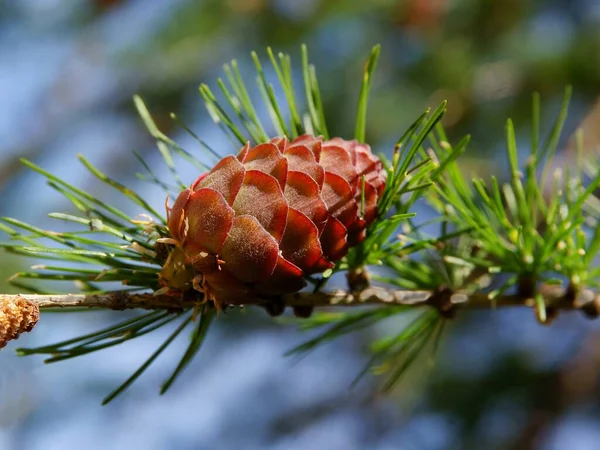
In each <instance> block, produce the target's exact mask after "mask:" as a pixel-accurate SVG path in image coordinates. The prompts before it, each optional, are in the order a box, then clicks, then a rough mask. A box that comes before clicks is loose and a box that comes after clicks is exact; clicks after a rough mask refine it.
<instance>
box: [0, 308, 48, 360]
mask: <svg viewBox="0 0 600 450" xmlns="http://www.w3.org/2000/svg"><path fill="white" fill-rule="evenodd" d="M39 315H40V310H39V308H38V306H37V305H36V304H35V303H33V302H31V301H29V300H27V299H25V298H23V297H16V298H14V297H8V296H5V297H2V296H0V348H2V347H4V346H5V345H6V344H7V343H8V341H10V340H12V339H18V338H19V335H20V334H21V333H25V332H29V331H31V330H32V329H33V327H34V326H35V325H36V324H37V322H38V319H39Z"/></svg>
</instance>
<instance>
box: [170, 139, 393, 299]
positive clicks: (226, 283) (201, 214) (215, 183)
mask: <svg viewBox="0 0 600 450" xmlns="http://www.w3.org/2000/svg"><path fill="white" fill-rule="evenodd" d="M385 175H386V173H385V171H384V170H383V166H382V163H381V161H380V160H379V159H378V158H377V157H376V156H375V155H373V153H372V152H371V149H370V147H369V146H368V145H366V144H360V143H358V142H357V141H346V140H343V139H340V138H334V139H331V140H327V141H324V140H323V139H322V138H321V137H314V136H311V135H303V136H300V137H298V138H296V139H294V140H293V141H291V142H290V141H288V139H287V138H285V137H278V138H274V139H272V140H271V141H270V142H268V143H265V144H260V145H257V146H255V147H250V145H249V144H246V145H245V146H244V147H243V148H242V149H241V150H240V152H239V154H238V155H237V156H233V155H230V156H226V157H225V158H223V159H222V160H221V161H219V162H218V163H217V164H216V165H215V167H214V168H213V169H212V170H211V171H210V172H208V173H205V174H203V175H201V176H200V177H199V178H198V179H197V180H196V181H195V182H194V183H193V184H192V185H191V186H190V188H189V189H186V190H185V191H183V192H181V194H180V195H179V197H178V198H177V199H176V201H175V203H174V204H173V206H172V208H169V207H167V219H168V228H169V231H170V233H171V236H172V238H171V239H168V242H169V243H170V244H175V246H174V247H173V248H172V250H171V252H170V254H169V257H168V259H167V261H166V263H165V265H164V267H163V269H162V272H161V282H162V284H163V285H164V286H165V288H167V289H170V290H175V291H177V290H179V291H184V290H186V289H189V288H190V287H193V288H195V289H196V290H198V291H201V292H203V293H204V298H205V299H206V300H211V301H213V302H214V303H215V304H216V305H217V307H220V306H222V305H226V304H234V305H239V304H249V303H264V302H265V301H266V300H268V299H269V297H273V296H277V295H280V294H286V293H292V292H296V291H298V290H300V289H302V287H304V285H305V282H304V279H303V277H304V276H305V275H310V274H314V273H319V272H323V271H324V270H326V269H328V268H331V267H333V265H334V262H335V261H337V260H339V259H340V258H342V257H343V256H344V255H346V253H347V252H348V248H349V247H350V246H353V245H356V244H358V243H359V242H361V241H362V240H363V239H364V237H365V230H366V227H367V226H368V225H369V224H371V223H372V222H373V221H374V220H375V218H376V216H377V201H378V199H379V198H380V196H381V195H382V193H383V189H384V187H385V180H386V177H385Z"/></svg>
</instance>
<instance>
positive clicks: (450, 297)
mask: <svg viewBox="0 0 600 450" xmlns="http://www.w3.org/2000/svg"><path fill="white" fill-rule="evenodd" d="M539 293H540V294H541V295H542V297H543V298H544V301H545V305H546V312H547V317H548V319H552V318H554V317H555V316H556V315H557V314H558V312H559V311H562V310H580V311H581V312H583V313H584V314H585V315H586V316H588V317H590V318H596V317H598V316H599V315H600V293H596V292H594V291H591V290H589V289H582V290H579V291H577V292H576V291H574V290H573V289H571V288H564V287H562V286H556V285H542V286H541V288H540V290H539ZM280 300H281V301H280V304H281V309H279V312H282V311H283V309H284V306H289V307H292V308H294V312H296V313H298V312H299V311H306V310H307V309H308V311H311V310H312V308H322V307H335V306H344V307H348V306H361V305H388V306H389V305H405V306H415V307H417V306H433V307H435V308H437V309H438V310H439V311H440V313H442V314H443V315H444V316H451V315H452V314H453V313H454V312H455V311H456V310H457V309H462V308H496V307H508V306H513V307H515V306H524V307H533V306H534V305H535V301H534V300H533V298H531V297H529V296H526V295H519V294H515V295H503V296H499V297H497V298H496V299H495V300H493V301H492V300H490V299H489V298H488V296H487V295H486V294H485V293H465V292H452V291H450V290H447V289H446V290H439V291H401V290H394V289H389V288H383V287H367V288H365V289H362V290H360V291H358V292H354V293H350V292H347V291H341V290H340V291H334V292H319V293H308V292H297V293H295V294H288V295H284V296H282V297H281V299H280ZM196 305H197V299H194V298H190V299H186V298H181V297H176V296H171V295H153V294H151V293H146V294H130V293H127V292H121V291H115V292H112V293H109V294H104V295H85V294H63V295H58V294H57V295H35V294H16V295H3V294H0V348H2V347H3V346H4V345H6V343H7V342H8V341H9V340H12V339H17V338H18V337H19V335H20V334H21V333H23V332H28V331H31V329H32V328H33V326H35V324H36V323H37V314H38V311H39V310H40V309H44V308H82V307H83V308H102V309H113V310H124V309H134V308H139V309H164V310H173V311H179V310H181V309H186V308H193V307H194V306H196ZM298 315H300V313H299V314H298ZM33 319H35V320H33Z"/></svg>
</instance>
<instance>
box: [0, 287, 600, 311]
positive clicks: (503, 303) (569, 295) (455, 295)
mask: <svg viewBox="0 0 600 450" xmlns="http://www.w3.org/2000/svg"><path fill="white" fill-rule="evenodd" d="M540 293H541V295H542V296H543V298H544V300H545V303H546V305H547V307H548V309H551V310H572V309H579V310H582V311H584V312H585V313H586V314H588V315H592V316H596V315H598V314H600V293H596V292H594V291H592V290H590V289H581V290H580V291H579V292H576V293H574V292H572V291H571V290H570V289H569V288H565V287H563V286H559V285H553V284H544V285H542V286H541V287H540ZM23 299H24V300H27V301H28V302H32V303H34V304H36V305H37V306H38V307H39V308H40V309H44V308H86V307H87V308H102V309H112V310H124V309H136V308H139V309H147V310H174V311H179V310H181V309H186V308H192V307H194V306H195V305H197V300H195V299H182V298H181V297H177V296H170V295H153V294H151V293H136V294H131V293H128V292H123V291H115V292H111V293H107V294H102V295H86V294H54V295H36V294H16V295H6V294H0V303H3V302H11V301H13V302H16V301H21V300H23ZM282 300H283V302H284V303H285V305H287V306H290V307H298V306H310V307H316V308H319V307H333V306H361V305H388V306H391V305H404V306H426V305H429V306H435V307H437V308H438V309H440V310H441V311H447V310H450V309H452V308H454V307H460V308H474V309H483V308H496V307H508V306H513V307H516V306H525V307H531V306H533V305H534V303H535V302H534V300H533V299H532V298H529V297H527V296H524V295H520V294H512V295H501V296H498V297H496V298H495V299H494V300H493V301H492V300H490V298H489V297H488V295H487V294H485V293H466V292H460V291H458V292H451V291H449V290H440V291H426V290H414V291H412V290H395V289H390V288H383V287H367V288H366V289H363V290H361V291H359V292H355V293H349V292H347V291H344V290H337V291H332V292H317V293H311V292H297V293H294V294H287V295H284V296H282Z"/></svg>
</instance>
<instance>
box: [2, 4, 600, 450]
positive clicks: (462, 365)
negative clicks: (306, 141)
mask: <svg viewBox="0 0 600 450" xmlns="http://www.w3.org/2000/svg"><path fill="white" fill-rule="evenodd" d="M301 43H306V44H307V45H308V47H309V51H310V54H311V59H312V61H313V62H314V63H315V64H316V66H317V71H318V75H319V80H320V87H321V91H322V94H323V97H324V102H325V108H326V111H327V114H328V124H329V127H330V130H332V131H333V134H337V135H342V136H346V137H350V136H351V134H352V130H353V123H354V122H353V120H354V108H355V105H356V101H357V96H358V87H359V83H360V80H361V70H362V65H363V64H364V61H365V58H366V57H367V55H368V52H369V50H370V48H371V47H372V45H374V44H376V43H381V44H382V54H381V58H380V64H379V67H378V69H377V72H376V77H375V80H374V84H373V89H372V98H371V103H370V108H369V120H368V128H367V136H368V140H369V142H370V143H371V144H372V146H373V147H374V148H375V150H377V151H384V152H389V150H390V149H391V148H392V146H393V143H394V142H395V139H397V138H398V137H399V136H400V135H401V134H402V132H403V131H404V130H405V128H406V127H407V126H408V125H410V124H411V123H412V121H413V120H414V119H415V118H416V117H417V116H418V114H420V113H421V112H422V111H423V110H424V108H425V107H427V106H431V105H433V106H435V105H436V104H437V103H439V101H440V100H442V99H447V100H448V101H449V107H448V113H447V114H446V116H445V118H444V123H445V125H446V127H447V129H448V132H449V135H450V137H451V138H452V139H454V140H456V139H458V138H460V137H461V136H462V135H464V134H465V133H467V132H468V133H471V134H472V136H473V140H472V144H471V145H470V150H469V152H468V154H467V155H466V157H465V158H464V164H465V165H467V166H468V169H469V170H473V171H477V172H479V173H481V174H485V173H488V172H489V171H490V170H491V168H493V170H494V171H495V172H496V173H498V174H499V175H501V170H502V167H504V162H503V159H502V158H503V153H502V151H501V150H502V149H503V134H504V121H505V119H506V118H507V117H509V116H510V117H513V118H514V120H515V121H516V123H517V125H518V130H519V135H520V136H521V137H522V142H523V144H524V150H526V144H527V140H526V136H527V135H526V130H527V127H528V124H529V116H530V99H531V93H532V92H533V91H534V90H537V91H539V92H540V93H541V94H542V99H543V117H544V124H545V129H548V128H549V126H550V120H551V118H552V117H553V115H555V114H556V113H557V110H558V103H559V101H560V99H561V96H562V93H563V90H564V87H565V85H567V84H572V85H573V86H574V100H573V103H572V107H571V114H570V116H569V119H568V122H567V126H566V133H565V139H564V145H565V146H568V137H569V135H570V134H571V133H572V132H573V130H574V129H575V128H576V127H577V125H578V124H579V123H581V122H582V120H583V119H584V117H586V115H587V114H588V112H589V111H590V110H591V109H592V107H593V105H594V103H595V102H596V99H597V98H598V94H599V93H600V3H599V2H598V1H596V0H548V1H520V0H502V1H498V0H430V1H427V0H400V1H391V0H373V1H369V2H367V1H359V0H356V1H352V0H198V1H192V0H151V1H150V0H121V1H119V0H95V1H92V0H71V1H58V0H12V1H11V0H4V1H0V88H1V94H0V106H1V107H0V199H1V200H0V215H2V216H6V215H9V216H13V217H18V218H19V219H21V220H24V221H29V222H33V223H36V224H38V225H39V226H48V227H49V226H51V225H52V226H53V227H55V228H56V227H58V226H60V224H51V222H50V221H49V220H48V219H47V218H46V214H47V213H48V212H51V211H70V206H69V205H68V204H67V203H66V202H65V201H64V200H62V199H61V198H60V196H58V195H56V194H55V193H54V192H53V191H52V190H51V189H49V188H48V187H47V186H46V185H45V184H44V181H43V180H42V179H41V177H39V176H37V175H35V174H32V173H31V172H29V171H27V170H24V168H23V166H22V165H21V164H20V163H19V158H20V157H27V158H30V159H32V160H33V161H35V162H36V163H37V164H39V165H41V166H43V167H44V168H46V169H48V170H50V171H52V172H54V173H56V174H58V175H60V176H62V177H65V178H67V179H68V180H69V181H70V182H71V183H73V184H75V185H77V186H80V187H83V188H85V189H89V190H91V191H92V192H94V194H96V195H98V196H99V197H101V198H104V199H107V200H110V199H111V195H114V194H113V193H111V192H110V191H107V190H106V189H105V187H103V186H101V185H99V184H97V183H95V182H94V181H93V180H90V179H89V177H88V176H87V175H86V174H85V173H84V171H83V170H81V167H80V166H79V165H78V163H77V159H76V154H78V153H82V154H84V155H85V156H86V157H87V158H89V159H90V160H91V161H92V162H93V163H94V164H97V165H98V166H99V167H100V168H101V169H102V170H104V171H105V172H107V173H109V174H110V175H111V176H113V177H115V178H117V179H118V180H119V181H122V182H124V183H127V184H128V185H129V186H131V187H133V188H135V189H137V190H138V191H140V192H142V193H143V194H144V195H145V196H146V198H147V199H148V200H149V201H150V202H151V203H152V204H153V205H155V206H156V207H157V208H160V205H161V204H162V203H163V201H164V199H163V196H162V193H160V191H158V190H157V189H155V188H153V187H152V186H151V185H148V184H144V183H143V182H141V181H139V180H137V179H136V178H135V175H134V174H135V172H136V171H139V170H140V169H141V167H140V164H139V162H138V161H137V160H136V159H135V158H134V156H133V153H132V151H133V150H135V151H137V152H139V153H140V154H141V155H143V157H144V159H145V160H146V162H147V163H148V164H149V165H151V166H156V167H160V166H159V165H158V164H159V161H160V155H159V153H158V151H157V150H156V147H155V146H154V144H153V142H152V140H151V139H150V138H149V136H148V135H147V133H146V132H145V129H144V127H143V125H142V123H141V121H140V120H139V119H138V118H137V116H136V113H135V110H134V108H133V104H132V100H131V99H132V96H133V95H134V94H136V93H137V94H140V95H141V96H142V97H143V98H144V99H145V101H146V103H147V105H148V107H149V108H150V110H151V112H152V113H153V115H154V116H155V118H156V121H157V122H158V124H159V126H160V127H161V129H162V130H163V131H164V132H166V133H167V134H169V135H170V136H172V137H173V138H175V140H177V141H178V142H179V143H180V144H181V145H182V146H183V147H184V148H186V149H187V150H188V151H191V152H199V151H200V150H199V148H198V146H197V145H196V144H195V143H194V141H193V140H192V139H191V138H190V137H189V135H187V134H186V133H185V132H184V131H182V130H181V128H179V127H178V126H177V125H176V124H174V123H173V122H172V121H171V120H170V118H169V113H170V112H172V111H174V112H176V113H177V114H178V116H179V117H180V118H181V119H182V120H183V121H184V122H186V123H187V124H188V125H189V126H190V127H191V128H192V129H193V130H195V132H196V133H198V134H199V135H200V136H201V137H202V138H203V139H204V140H205V141H206V142H208V143H209V144H210V145H211V146H213V147H214V148H217V149H219V151H222V152H223V153H224V154H225V153H228V152H231V151H233V150H234V149H233V148H232V146H231V144H230V143H229V142H228V141H227V140H226V139H225V138H224V137H223V135H222V134H221V133H220V131H219V129H218V128H217V127H216V126H214V125H212V123H211V122H210V117H209V116H208V114H207V113H206V112H205V110H204V107H203V105H202V102H201V98H200V96H199V94H198V90H197V87H198V84H199V83H200V82H207V83H208V84H209V85H210V86H213V87H214V86H215V85H216V84H215V80H216V78H217V77H218V76H221V75H222V68H221V67H222V64H224V63H226V62H228V61H229V60H230V59H231V58H237V59H238V61H239V63H240V66H241V67H242V69H243V70H245V71H246V73H248V75H249V78H248V79H247V81H249V82H252V75H250V73H251V72H250V70H249V69H251V64H252V63H251V59H250V57H249V52H250V51H251V50H253V49H255V50H257V51H258V52H259V55H260V56H261V57H262V58H263V59H265V60H266V52H265V51H264V48H265V47H266V46H267V45H271V46H273V48H274V49H275V50H276V51H288V52H291V54H292V55H293V56H294V57H295V58H296V59H295V61H296V68H297V67H298V66H299V64H298V62H299V56H300V44H301ZM592 128H594V127H592ZM180 169H181V173H182V177H183V178H184V179H185V181H188V182H191V181H192V180H193V178H194V175H197V174H194V173H193V170H191V169H190V168H189V167H186V166H185V165H181V166H180ZM128 211H129V212H131V213H132V216H133V215H136V214H137V213H138V212H139V211H136V210H135V208H132V207H129V209H128ZM5 238H6V237H5V236H4V237H2V239H5ZM32 263H33V262H32V261H26V260H24V259H16V258H13V257H10V256H8V255H5V254H3V255H2V256H1V259H0V289H1V290H2V291H3V292H14V290H12V291H11V287H9V286H8V285H7V284H6V282H5V280H6V279H7V278H8V277H9V276H10V275H11V274H12V273H13V272H14V271H16V270H18V269H19V268H24V267H27V265H29V264H32ZM63 289H65V290H67V291H68V290H74V287H73V286H67V287H63ZM124 314H127V313H106V312H90V313H80V314H53V315H48V316H46V317H44V320H42V321H41V323H40V325H39V326H38V327H37V328H36V330H35V332H34V333H32V334H31V335H28V336H23V337H22V338H21V339H20V340H19V341H18V342H17V343H12V344H11V345H9V346H8V347H7V348H6V349H5V350H4V351H2V352H0V449H2V450H4V449H7V450H13V449H27V450H29V449H44V450H49V449H71V448H87V449H113V448H114V449H121V448H130V449H137V448H140V449H147V450H153V449H167V448H169V449H171V448H172V449H234V448H235V449H238V448H239V449H262V448H264V449H266V448H269V449H271V448H272V449H286V450H287V449H328V450H329V449H343V450H346V449H348V450H350V449H363V448H373V449H530V448H531V449H557V450H558V449H566V448H568V449H596V448H600V385H599V384H598V374H599V373H600V327H599V326H598V323H595V322H591V321H586V320H585V319H583V318H582V317H580V316H579V315H575V314H572V315H570V314H565V315H563V316H561V317H559V318H558V320H556V321H555V322H554V323H553V324H552V325H551V326H547V327H541V326H539V325H538V324H537V322H536V321H535V319H534V316H533V313H532V312H531V311H526V310H522V311H521V310H519V311H517V310H514V311H480V312H472V313H464V314H461V315H460V316H459V318H458V319H456V320H454V321H453V323H452V324H450V326H449V327H447V332H446V333H445V335H444V339H443V342H442V345H441V348H440V350H439V352H438V355H437V357H436V359H435V364H434V365H433V366H431V364H429V362H428V361H425V362H423V363H419V364H417V365H416V366H415V367H413V369H412V371H411V372H410V373H409V375H408V377H407V378H406V379H405V380H403V381H402V382H401V383H400V384H399V385H398V387H397V389H396V390H395V391H394V392H393V393H391V394H389V395H385V396H383V395H381V394H379V391H378V387H379V386H378V380H377V378H376V377H371V376H367V377H366V378H365V379H364V380H363V381H362V383H361V384H360V385H359V386H358V387H356V388H354V389H353V390H350V389H349V384H350V382H351V381H352V380H353V378H354V377H355V375H356V374H357V373H358V371H359V370H360V369H361V368H362V366H363V364H364V363H365V362H366V360H367V358H368V353H367V347H368V342H369V340H370V339H371V338H372V336H373V335H377V334H379V333H381V332H382V330H377V329H375V330H367V331H366V332H362V333H357V334H355V335H353V336H350V337H347V338H345V339H341V340H339V341H336V342H334V343H332V344H329V345H327V346H324V347H322V348H320V349H319V350H317V351H316V352H314V353H313V354H311V355H309V356H308V357H306V358H304V359H302V360H299V361H296V360H293V359H290V358H285V357H283V353H284V352H285V351H286V350H288V349H289V348H291V347H293V346H294V345H296V344H298V343H299V342H301V340H302V339H303V338H305V337H306V336H304V335H303V334H302V333H300V332H298V331H296V329H295V327H294V326H293V325H285V324H280V323H276V322H274V321H273V320H271V319H269V318H268V317H266V316H265V315H264V314H261V313H246V314H232V315H230V316H228V317H227V320H219V321H218V323H217V325H216V326H215V327H213V329H212V331H211V333H210V335H209V338H208V341H207V343H206V346H205V347H204V348H203V349H202V352H201V354H200V355H199V356H198V357H197V358H196V359H195V361H194V362H193V363H192V364H191V366H190V367H189V368H188V369H187V371H186V372H185V373H184V374H183V375H182V376H181V377H180V379H179V381H178V382H177V383H176V385H175V386H174V387H173V388H172V390H171V391H170V392H168V393H167V394H166V395H165V396H162V397H161V396H159V395H158V387H159V385H160V383H161V382H162V381H163V380H164V379H165V377H167V376H168V375H169V374H170V371H171V370H172V368H173V366H174V364H176V362H177V361H178V358H179V357H180V355H181V354H182V352H183V350H184V348H185V344H186V342H185V340H184V339H180V341H179V342H176V343H175V344H173V346H172V348H170V349H169V351H168V352H166V354H165V355H164V356H162V357H161V358H160V359H159V360H158V361H157V362H155V364H154V365H153V366H152V367H151V369H150V370H149V371H148V372H147V373H146V374H145V375H144V376H143V377H142V378H141V380H139V381H138V382H137V383H136V384H134V385H133V386H132V387H131V388H130V389H129V390H128V391H126V393H125V394H124V395H122V396H121V397H119V398H117V399H116V400H115V401H114V402H113V403H111V404H110V405H108V406H106V407H100V405H99V403H100V400H101V398H103V396H104V395H105V394H106V393H108V392H109V391H110V390H112V389H113V388H114V387H116V386H117V385H118V384H120V383H121V382H122V381H123V380H124V379H125V378H126V377H127V376H129V374H130V373H131V372H132V371H133V370H135V369H136V368H137V367H138V366H139V365H140V364H141V363H142V362H143V361H144V360H145V359H146V358H147V357H148V356H149V355H150V354H151V353H152V351H153V350H154V349H155V348H156V347H157V346H158V345H159V344H160V343H161V342H162V340H164V338H165V337H166V335H167V333H168V330H161V331H159V332H156V333H155V334H153V335H149V336H147V337H145V338H142V339H138V340H136V341H134V342H130V343H128V344H127V345H123V346H120V347H117V348H112V349H110V350H106V351H103V352H100V353H98V354H93V355H91V356H87V357H82V358H79V359H74V360H70V361H66V362H62V363H59V364H55V365H43V364H42V360H41V358H36V357H27V358H17V357H16V356H15V354H14V348H16V347H17V344H18V345H19V346H35V345H41V344H45V343H49V342H53V341H58V340H60V339H66V338H69V337H73V336H76V335H78V334H82V333H84V332H86V331H90V330H94V329H97V328H100V327H101V326H105V325H107V324H109V323H114V322H115V321H117V320H119V319H121V318H123V317H125V316H124Z"/></svg>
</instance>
